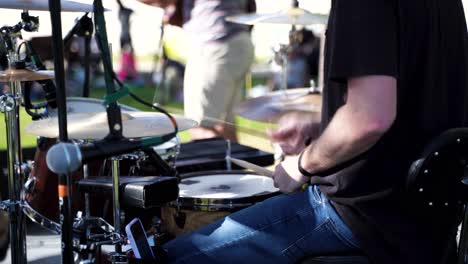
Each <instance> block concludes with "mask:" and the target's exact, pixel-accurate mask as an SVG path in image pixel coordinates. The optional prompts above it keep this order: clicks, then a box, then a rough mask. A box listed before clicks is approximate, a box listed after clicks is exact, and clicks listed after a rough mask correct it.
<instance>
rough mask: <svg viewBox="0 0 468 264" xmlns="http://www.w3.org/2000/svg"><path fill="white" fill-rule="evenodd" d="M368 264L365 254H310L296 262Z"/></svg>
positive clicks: (304, 263) (303, 263) (311, 263)
mask: <svg viewBox="0 0 468 264" xmlns="http://www.w3.org/2000/svg"><path fill="white" fill-rule="evenodd" d="M331 263H336V264H370V263H371V262H370V261H369V259H368V258H367V257H366V256H358V255H353V256H310V257H306V258H304V259H303V260H301V261H299V263H298V264H331Z"/></svg>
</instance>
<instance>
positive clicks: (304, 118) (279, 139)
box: [267, 112, 320, 155]
mask: <svg viewBox="0 0 468 264" xmlns="http://www.w3.org/2000/svg"><path fill="white" fill-rule="evenodd" d="M319 131H320V119H319V114H318V113H303V112H291V113H288V114H285V115H283V116H282V117H281V118H280V119H279V120H278V128H277V129H276V130H270V131H267V134H268V136H269V138H270V140H271V141H272V142H274V143H278V144H279V145H280V147H281V149H282V150H283V152H284V154H286V155H297V154H299V153H300V152H301V151H302V150H303V149H304V148H305V147H306V146H307V145H308V143H310V141H311V140H313V139H315V138H317V137H318V136H319Z"/></svg>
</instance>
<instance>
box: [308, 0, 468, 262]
mask: <svg viewBox="0 0 468 264" xmlns="http://www.w3.org/2000/svg"><path fill="white" fill-rule="evenodd" d="M326 36H327V44H326V58H325V61H326V62H325V64H326V65H325V76H326V78H325V79H326V83H325V89H324V94H323V100H324V103H323V110H322V111H323V112H322V118H323V121H322V122H323V127H325V126H326V125H327V124H328V123H329V121H330V120H331V118H332V117H333V115H334V114H335V112H336V110H337V108H339V107H340V106H341V105H343V104H344V103H345V98H346V80H347V79H348V78H351V77H355V76H363V75H390V76H394V77H396V78H397V80H398V83H397V101H398V102H397V104H398V105H397V117H396V120H395V122H394V124H393V125H392V127H391V128H390V130H389V131H388V132H387V133H386V134H385V135H384V136H383V137H382V138H381V140H379V142H378V143H377V144H376V145H374V146H373V147H372V148H371V149H370V150H369V151H368V152H367V153H366V155H364V156H361V157H360V158H359V159H358V160H357V161H356V162H354V163H353V164H352V165H350V166H348V167H346V168H344V169H342V170H341V171H339V172H337V173H334V174H331V175H328V176H322V177H312V181H313V183H316V184H319V185H320V189H321V190H322V192H324V193H325V194H326V195H327V196H328V197H329V198H330V200H331V201H332V203H333V204H334V206H335V207H336V209H337V211H338V212H339V214H340V215H341V216H342V218H343V219H344V221H345V222H346V223H347V224H348V225H349V226H350V228H351V229H352V230H353V232H354V234H355V235H356V237H357V238H358V239H359V240H360V242H361V244H362V247H363V249H364V251H365V252H366V253H367V254H368V255H369V256H370V257H371V259H372V261H373V263H377V264H385V263H399V264H401V263H412V264H414V263H425V264H427V263H439V260H440V257H441V254H442V250H443V249H444V248H445V245H446V244H447V241H446V236H444V235H442V233H443V232H444V231H445V230H442V229H443V228H441V226H440V225H438V224H437V220H436V219H439V218H440V217H445V216H440V215H434V218H433V219H421V218H419V217H418V216H417V215H416V214H414V213H412V212H411V208H408V203H407V201H405V200H403V198H402V197H403V195H402V191H404V186H405V180H406V177H407V172H408V169H409V167H410V164H411V163H412V161H414V160H415V159H417V157H418V155H419V154H421V152H422V149H423V147H424V145H425V144H426V143H428V141H429V140H430V139H431V138H433V137H435V136H437V135H439V134H440V133H441V132H443V131H445V130H446V129H449V128H453V127H462V126H466V121H467V111H468V107H467V106H468V105H467V104H466V103H467V99H468V98H467V96H468V91H467V90H468V87H467V83H468V81H467V78H468V77H467V76H468V72H467V60H468V52H467V47H468V42H467V29H466V22H465V18H464V14H463V8H462V5H461V0H332V9H331V13H330V18H329V25H328V30H327V34H326ZM408 209H409V210H408ZM447 217H449V216H447Z"/></svg>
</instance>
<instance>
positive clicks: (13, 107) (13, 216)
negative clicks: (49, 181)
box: [0, 82, 27, 264]
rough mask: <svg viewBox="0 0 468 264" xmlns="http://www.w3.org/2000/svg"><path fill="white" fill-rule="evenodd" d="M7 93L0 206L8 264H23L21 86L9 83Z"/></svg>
mask: <svg viewBox="0 0 468 264" xmlns="http://www.w3.org/2000/svg"><path fill="white" fill-rule="evenodd" d="M10 87H11V93H10V94H7V95H2V96H0V111H1V112H4V113H5V123H6V135H7V152H8V189H9V191H8V192H9V198H10V199H9V200H7V201H4V202H3V203H2V208H3V209H5V210H7V211H8V213H9V217H10V224H9V227H10V243H11V263H13V264H23V263H24V264H26V263H27V257H26V222H25V218H24V214H23V211H22V209H21V204H20V191H21V186H22V181H23V169H22V152H21V141H20V124H19V120H20V119H19V114H20V112H19V111H20V105H21V84H20V82H11V84H10Z"/></svg>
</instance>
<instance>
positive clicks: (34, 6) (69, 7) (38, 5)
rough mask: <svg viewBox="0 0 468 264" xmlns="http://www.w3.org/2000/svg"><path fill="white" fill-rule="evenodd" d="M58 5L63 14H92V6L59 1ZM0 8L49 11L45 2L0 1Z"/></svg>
mask: <svg viewBox="0 0 468 264" xmlns="http://www.w3.org/2000/svg"><path fill="white" fill-rule="evenodd" d="M60 5H61V7H62V11H64V12H93V5H92V4H85V3H80V2H74V1H68V0H61V1H60ZM0 8H7V9H20V10H36V11H49V1H47V0H0Z"/></svg>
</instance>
